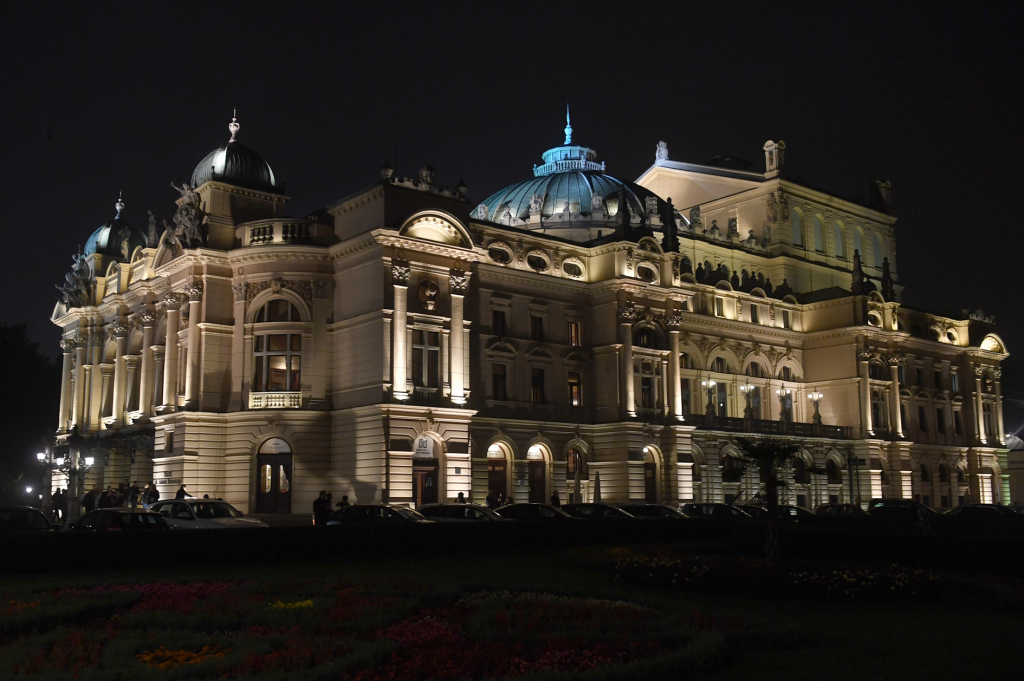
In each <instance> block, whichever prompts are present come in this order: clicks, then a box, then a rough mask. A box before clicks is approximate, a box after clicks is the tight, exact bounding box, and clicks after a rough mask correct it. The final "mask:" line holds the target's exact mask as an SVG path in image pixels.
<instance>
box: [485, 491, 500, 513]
mask: <svg viewBox="0 0 1024 681" xmlns="http://www.w3.org/2000/svg"><path fill="white" fill-rule="evenodd" d="M484 504H485V505H486V506H487V508H492V509H493V508H497V506H498V495H497V494H495V493H494V490H493V489H489V490H487V496H486V497H485V498H484Z"/></svg>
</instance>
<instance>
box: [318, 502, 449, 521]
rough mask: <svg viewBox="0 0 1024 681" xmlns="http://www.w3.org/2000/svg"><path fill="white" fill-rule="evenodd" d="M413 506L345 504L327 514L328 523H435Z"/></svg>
mask: <svg viewBox="0 0 1024 681" xmlns="http://www.w3.org/2000/svg"><path fill="white" fill-rule="evenodd" d="M433 522H434V521H433V520H429V519H427V518H425V517H424V516H423V515H422V514H421V513H418V512H416V511H414V510H412V509H411V508H405V507H397V506H386V505H384V504H353V505H352V506H343V507H342V508H339V509H338V510H337V511H334V512H333V513H331V515H329V516H327V524H328V525H366V524H377V523H394V524H399V523H433Z"/></svg>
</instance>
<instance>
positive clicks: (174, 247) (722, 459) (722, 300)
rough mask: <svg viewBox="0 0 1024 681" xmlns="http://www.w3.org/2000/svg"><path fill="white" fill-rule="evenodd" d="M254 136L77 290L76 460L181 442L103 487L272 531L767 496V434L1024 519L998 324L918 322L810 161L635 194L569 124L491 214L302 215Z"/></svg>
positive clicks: (112, 468)
mask: <svg viewBox="0 0 1024 681" xmlns="http://www.w3.org/2000/svg"><path fill="white" fill-rule="evenodd" d="M237 133H238V126H237V123H236V122H234V121H233V122H232V125H231V134H232V137H231V141H229V142H228V143H227V144H226V145H224V147H221V148H220V149H217V150H215V151H214V152H212V153H211V154H210V155H209V156H207V158H206V159H204V161H203V162H201V163H200V165H199V166H198V167H197V168H196V170H195V173H194V174H193V181H192V185H191V186H189V185H185V186H183V187H181V188H179V191H180V192H181V197H180V198H179V199H178V202H177V211H176V213H175V216H174V220H173V224H169V223H165V225H166V227H165V228H164V229H158V228H157V226H156V220H155V218H152V217H151V220H150V223H151V224H150V228H149V230H148V234H143V232H142V230H138V229H136V228H135V227H132V226H131V225H129V224H128V223H127V221H125V220H123V219H121V217H120V215H121V208H122V207H123V206H120V203H119V209H118V218H117V219H116V220H114V221H112V222H111V223H110V224H108V225H105V226H104V227H102V228H101V229H100V230H98V231H97V233H96V234H95V235H94V238H93V239H91V240H90V247H89V248H87V249H86V253H85V255H84V256H83V257H82V258H81V259H80V261H78V262H76V265H75V267H74V269H73V270H72V272H71V273H70V274H69V275H68V278H67V282H66V283H65V285H64V286H63V287H62V301H61V302H60V303H58V305H57V307H56V308H55V310H54V313H53V321H54V323H56V324H57V325H59V326H60V327H61V328H62V329H63V332H64V340H63V343H62V347H63V349H64V366H63V369H64V372H63V383H62V393H61V406H60V414H59V418H58V423H59V429H58V440H59V441H60V442H63V443H65V444H68V445H69V446H68V449H67V451H68V459H69V460H74V458H75V457H76V456H80V455H82V452H84V451H85V450H87V449H89V447H90V446H91V445H94V444H96V443H100V444H102V443H103V442H104V441H105V440H109V441H111V442H113V441H116V440H117V438H118V436H124V435H126V434H131V433H133V432H136V433H138V432H141V433H146V432H150V431H151V432H152V434H153V447H152V450H153V451H152V454H151V455H150V453H149V452H144V451H139V452H137V453H136V454H135V455H134V456H130V455H129V454H127V453H125V451H124V448H123V447H122V448H121V449H119V450H114V452H113V453H108V454H107V455H105V456H103V457H97V465H96V466H94V467H93V469H92V470H91V471H90V472H89V474H88V475H89V482H90V483H92V482H96V483H99V482H103V483H104V484H107V483H116V482H118V481H120V480H122V479H127V478H131V479H155V480H156V481H157V483H158V485H159V487H160V489H161V493H162V494H163V495H164V496H167V495H169V494H171V493H173V491H174V490H175V489H177V487H178V485H179V484H180V482H182V481H184V482H185V483H187V484H188V486H189V490H190V492H191V493H192V494H196V495H200V496H201V495H202V494H209V495H210V496H213V497H222V498H224V499H226V500H228V501H230V502H232V503H234V504H235V505H237V506H238V507H239V508H241V509H243V510H247V511H249V512H306V511H308V510H309V509H310V508H311V504H312V501H313V499H314V498H315V497H316V494H317V493H318V492H319V490H321V489H329V490H332V491H333V492H334V494H335V496H340V495H341V494H348V495H349V497H350V498H351V499H353V500H354V501H359V502H371V501H382V500H383V501H387V502H392V503H423V502H425V501H431V500H434V499H441V500H443V499H453V498H454V497H455V496H456V495H457V494H458V493H459V492H463V493H465V495H466V496H467V497H468V498H470V499H472V500H474V501H483V499H484V497H485V496H486V494H487V490H488V488H492V489H497V490H499V491H501V492H504V493H506V494H508V495H512V496H514V497H515V498H516V499H517V500H520V501H527V500H536V501H546V500H547V499H549V498H550V496H551V494H552V492H554V491H557V492H558V493H559V496H560V497H561V499H562V500H563V501H564V500H566V499H567V496H568V494H569V493H571V492H573V490H574V487H575V480H576V479H577V478H578V479H579V481H580V483H579V485H580V492H581V495H582V496H583V498H585V499H589V498H592V497H593V495H594V493H595V491H596V490H595V487H596V485H597V480H598V478H599V479H600V489H601V496H602V498H603V499H604V500H612V501H626V500H629V499H633V500H643V499H648V500H657V501H661V502H667V503H672V504H677V503H681V502H685V501H689V500H692V499H698V500H728V499H732V498H734V497H735V496H737V495H743V496H744V497H745V498H749V497H750V496H752V495H753V494H754V493H755V492H756V489H757V475H756V472H753V471H738V470H737V467H736V466H735V465H733V463H732V462H731V459H732V457H733V456H735V454H736V449H735V445H734V438H735V437H736V436H737V435H741V434H744V433H746V434H752V435H777V436H780V437H787V438H794V439H798V440H800V441H801V442H803V443H804V445H805V451H804V452H803V455H802V457H801V458H800V460H799V461H798V462H797V463H796V465H795V468H794V469H793V470H792V471H790V472H789V473H790V475H791V479H792V485H791V487H790V489H789V490H788V491H787V492H786V494H788V495H790V497H791V499H790V500H791V501H792V502H793V503H799V504H801V505H805V506H814V505H816V504H818V503H824V502H828V501H830V500H831V501H844V502H845V501H849V500H851V499H857V498H860V499H862V500H864V501H866V500H867V499H868V498H871V497H877V496H903V497H910V496H912V495H914V494H920V495H921V496H922V498H923V500H924V501H925V502H926V503H929V504H931V505H932V506H935V507H946V506H955V505H957V504H959V503H964V502H966V501H988V500H1001V501H1004V502H1008V501H1009V500H1010V486H1009V484H1008V479H1007V476H1008V471H1007V466H1006V449H1005V447H1004V445H1003V427H1002V422H1001V419H1002V409H1001V396H1000V369H999V365H1000V362H1001V361H1002V360H1003V359H1005V357H1006V356H1007V355H1006V349H1005V347H1004V346H1003V344H1002V342H1001V341H1000V339H999V338H998V336H996V335H995V333H994V332H993V327H992V325H991V320H989V319H986V318H984V316H983V315H981V314H980V313H976V314H971V315H965V317H966V318H964V319H952V318H947V317H940V316H937V315H932V314H929V313H927V312H923V311H916V310H910V309H907V308H905V307H904V306H902V305H901V304H900V302H899V299H900V292H901V286H900V285H899V284H898V283H897V279H896V276H897V268H896V258H895V239H894V229H893V227H894V223H895V219H894V218H893V217H891V216H889V215H888V214H887V213H886V212H884V211H883V210H876V209H872V208H867V207H864V206H861V205H858V204H855V203H850V202H847V201H844V200H842V199H839V198H837V197H833V196H829V195H827V194H823V193H821V192H819V191H816V190H812V189H809V188H807V187H803V186H801V185H799V184H795V183H793V182H790V181H788V180H786V179H784V177H783V174H782V173H781V168H782V166H783V162H784V150H785V146H784V144H783V143H781V142H779V143H778V144H775V143H771V142H769V143H768V144H767V145H766V146H765V163H766V169H765V172H754V171H751V170H736V169H734V168H733V167H731V166H732V165H733V164H730V163H729V162H718V161H716V162H712V163H709V164H706V165H695V164H687V163H679V162H675V161H672V160H669V158H668V152H667V149H666V148H665V146H664V145H663V144H661V145H659V147H658V149H657V153H656V160H655V163H654V165H653V166H652V167H651V168H649V169H648V170H647V171H646V172H644V173H643V175H642V176H641V177H640V178H639V179H637V180H636V182H627V181H622V180H619V179H617V178H616V177H614V176H612V175H610V174H609V173H608V171H607V169H606V168H605V166H604V164H603V163H599V162H598V161H597V154H596V152H595V151H594V150H593V149H590V148H587V147H582V146H579V145H574V144H573V143H572V140H571V137H572V130H571V128H570V127H569V126H568V125H567V126H566V139H565V142H564V145H563V146H560V147H555V148H553V149H551V150H549V151H548V152H546V153H545V154H544V155H543V156H544V163H543V164H542V165H540V166H536V167H535V168H534V178H532V179H529V180H526V181H524V182H520V183H518V184H514V185H511V186H510V187H508V188H507V189H504V190H502V191H499V192H497V193H495V194H494V195H493V196H491V197H490V198H488V199H486V200H485V201H483V202H482V203H479V204H473V203H471V202H470V201H469V200H468V199H467V198H466V194H467V192H468V190H467V188H466V187H465V186H463V185H462V184H461V183H460V186H458V187H456V188H455V189H454V190H449V189H447V188H443V187H438V186H436V185H435V182H434V172H433V170H432V169H430V168H424V169H423V170H421V171H420V173H419V176H418V177H417V178H415V179H406V178H398V177H396V176H394V174H393V172H392V171H391V169H390V168H387V167H385V168H384V169H382V179H381V181H380V182H378V183H377V184H374V185H372V186H370V187H369V188H367V189H364V190H362V191H359V192H357V193H355V194H353V195H351V196H349V197H348V198H345V199H342V200H341V201H338V202H337V203H335V204H332V205H330V206H327V207H325V208H324V209H322V210H320V211H318V212H316V213H315V214H314V215H311V216H309V217H307V218H301V219H297V218H292V217H286V213H287V204H288V197H287V196H285V195H284V190H283V186H282V185H281V184H280V183H279V181H278V179H277V178H276V177H275V176H274V173H273V171H272V170H271V169H270V166H269V164H267V163H266V162H265V161H264V160H263V159H262V158H261V157H259V155H258V154H256V153H255V152H254V151H252V150H251V149H248V148H247V147H244V146H242V145H241V143H240V142H238V141H237V140H236V135H237ZM887 189H888V187H887V185H880V192H883V193H884V192H885V191H887ZM670 197H671V198H670ZM809 398H814V399H809ZM816 414H817V415H818V416H817V417H816Z"/></svg>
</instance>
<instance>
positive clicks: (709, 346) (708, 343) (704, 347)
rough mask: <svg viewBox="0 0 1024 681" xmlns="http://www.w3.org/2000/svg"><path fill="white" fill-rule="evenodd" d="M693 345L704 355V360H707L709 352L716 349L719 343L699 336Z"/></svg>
mask: <svg viewBox="0 0 1024 681" xmlns="http://www.w3.org/2000/svg"><path fill="white" fill-rule="evenodd" d="M693 344H694V345H695V346H696V347H697V349H698V350H700V352H701V354H702V355H704V357H705V358H708V357H710V356H711V351H712V350H714V349H715V348H717V347H718V344H719V341H718V340H711V339H710V338H708V337H706V336H701V337H700V338H698V339H696V340H695V341H693Z"/></svg>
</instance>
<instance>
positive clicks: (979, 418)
mask: <svg viewBox="0 0 1024 681" xmlns="http://www.w3.org/2000/svg"><path fill="white" fill-rule="evenodd" d="M984 375H985V367H983V366H975V367H974V412H975V414H976V417H975V419H974V421H975V424H976V426H975V427H976V428H977V429H978V431H977V432H978V442H980V443H981V444H985V443H986V442H988V439H987V436H988V433H986V432H985V392H984V390H983V385H982V382H981V379H982V377H983V376H984Z"/></svg>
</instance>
